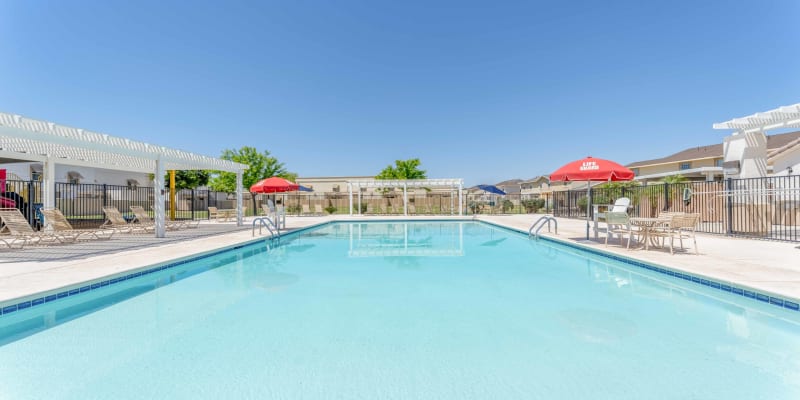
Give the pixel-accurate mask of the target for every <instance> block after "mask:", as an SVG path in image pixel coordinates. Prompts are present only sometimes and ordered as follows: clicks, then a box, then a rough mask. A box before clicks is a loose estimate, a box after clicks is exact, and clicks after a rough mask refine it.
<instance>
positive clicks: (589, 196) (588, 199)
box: [586, 181, 592, 240]
mask: <svg viewBox="0 0 800 400" xmlns="http://www.w3.org/2000/svg"><path fill="white" fill-rule="evenodd" d="M590 183H591V181H586V240H589V209H590V208H591V207H592V191H591V190H592V186H591V184H590Z"/></svg>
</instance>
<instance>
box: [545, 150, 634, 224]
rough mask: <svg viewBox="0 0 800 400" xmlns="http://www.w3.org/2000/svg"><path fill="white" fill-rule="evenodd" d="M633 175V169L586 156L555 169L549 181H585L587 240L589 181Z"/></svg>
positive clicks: (612, 179)
mask: <svg viewBox="0 0 800 400" xmlns="http://www.w3.org/2000/svg"><path fill="white" fill-rule="evenodd" d="M634 175H635V174H634V173H633V171H631V170H629V169H627V168H625V167H623V166H622V165H619V164H617V163H615V162H613V161H608V160H603V159H602V158H593V157H586V158H583V159H580V160H577V161H573V162H571V163H569V164H567V165H564V166H563V167H561V168H559V169H557V170H556V172H553V173H552V174H550V181H551V182H554V181H555V182H558V181H563V182H569V181H586V240H589V207H591V192H590V185H589V182H598V181H602V182H610V181H629V180H632V179H633V177H634Z"/></svg>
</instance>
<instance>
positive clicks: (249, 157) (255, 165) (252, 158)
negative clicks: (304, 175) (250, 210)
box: [209, 146, 297, 193]
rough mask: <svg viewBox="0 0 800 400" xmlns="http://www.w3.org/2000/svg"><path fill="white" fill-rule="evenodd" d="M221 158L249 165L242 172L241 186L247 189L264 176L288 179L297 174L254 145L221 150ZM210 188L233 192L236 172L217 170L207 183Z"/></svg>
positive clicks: (295, 176) (295, 177) (294, 177)
mask: <svg viewBox="0 0 800 400" xmlns="http://www.w3.org/2000/svg"><path fill="white" fill-rule="evenodd" d="M220 158H222V159H223V160H228V161H233V162H238V163H241V164H246V165H248V166H249V168H248V169H246V170H244V173H243V174H242V186H244V188H245V190H248V188H249V187H250V186H252V185H253V184H254V183H256V182H258V181H260V180H261V179H264V178H269V177H272V176H280V177H281V178H286V179H288V180H291V181H294V180H295V179H297V174H295V173H292V172H289V171H287V170H286V168H285V167H284V165H283V163H282V162H278V159H277V158H275V157H272V156H270V155H269V151H267V150H264V152H263V153H259V152H258V150H256V148H255V147H249V146H244V147H242V148H241V149H239V150H230V149H225V150H223V151H222V156H221V157H220ZM209 187H211V189H212V190H216V191H218V192H228V193H233V192H235V191H236V174H235V173H233V172H224V171H217V172H215V176H214V177H212V178H211V183H210V184H209Z"/></svg>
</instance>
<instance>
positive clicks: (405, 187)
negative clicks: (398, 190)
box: [403, 182, 408, 215]
mask: <svg viewBox="0 0 800 400" xmlns="http://www.w3.org/2000/svg"><path fill="white" fill-rule="evenodd" d="M403 215H408V184H407V183H405V182H403Z"/></svg>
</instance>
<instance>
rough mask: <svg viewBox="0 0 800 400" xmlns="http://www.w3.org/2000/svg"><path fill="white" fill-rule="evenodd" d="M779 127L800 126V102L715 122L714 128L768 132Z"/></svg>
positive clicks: (741, 131) (743, 131) (739, 131)
mask: <svg viewBox="0 0 800 400" xmlns="http://www.w3.org/2000/svg"><path fill="white" fill-rule="evenodd" d="M778 128H800V103H797V104H792V105H789V106H783V107H778V108H776V109H774V110H769V111H764V112H758V113H755V114H753V115H748V116H746V117H740V118H734V119H732V120H730V121H725V122H719V123H716V124H714V129H735V130H737V131H738V132H737V133H749V132H759V131H760V132H766V131H768V130H770V129H778Z"/></svg>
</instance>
